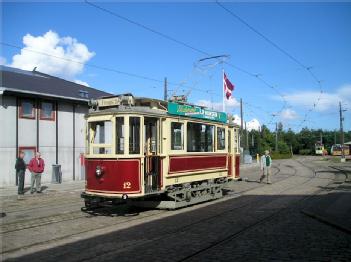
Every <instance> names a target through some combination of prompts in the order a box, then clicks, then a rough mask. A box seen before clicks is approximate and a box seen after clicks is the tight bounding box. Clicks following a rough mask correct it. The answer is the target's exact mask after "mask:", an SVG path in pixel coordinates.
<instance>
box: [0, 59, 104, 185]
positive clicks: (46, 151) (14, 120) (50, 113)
mask: <svg viewBox="0 0 351 262" xmlns="http://www.w3.org/2000/svg"><path fill="white" fill-rule="evenodd" d="M107 95H111V94H109V93H106V92H103V91H100V90H97V89H94V88H91V87H87V86H84V85H80V84H76V83H73V82H70V81H67V80H64V79H61V78H58V77H54V76H50V75H47V74H43V73H40V72H37V71H24V70H19V69H15V68H10V67H5V66H1V67H0V121H1V122H0V123H1V127H0V130H1V131H0V186H9V185H16V183H17V178H16V172H15V169H14V166H15V159H16V157H17V155H18V152H19V151H20V150H22V151H24V152H25V153H26V156H25V160H26V161H28V160H29V159H30V158H31V157H33V155H34V152H35V151H40V152H41V154H42V157H43V158H44V160H45V163H46V167H45V172H44V175H43V176H42V182H44V183H45V182H50V181H51V179H52V165H53V164H59V165H61V171H62V181H72V180H79V179H82V178H84V176H83V175H84V174H83V173H82V170H83V168H82V166H81V164H82V154H83V153H84V148H85V139H84V137H85V120H84V114H86V113H87V112H88V101H89V99H91V98H98V97H101V96H107ZM28 175H29V173H28V171H27V174H26V184H29V182H30V176H28Z"/></svg>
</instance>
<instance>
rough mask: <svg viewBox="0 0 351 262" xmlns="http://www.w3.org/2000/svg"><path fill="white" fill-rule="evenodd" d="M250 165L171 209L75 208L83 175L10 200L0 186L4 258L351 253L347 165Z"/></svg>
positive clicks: (325, 257) (337, 257)
mask: <svg viewBox="0 0 351 262" xmlns="http://www.w3.org/2000/svg"><path fill="white" fill-rule="evenodd" d="M272 171H273V176H272V182H273V184H272V185H267V184H265V183H262V184H259V183H257V182H256V181H257V179H258V176H259V170H258V167H257V165H252V166H245V167H243V168H242V174H241V176H242V178H243V181H241V182H236V183H233V184H231V185H230V186H228V194H227V195H226V196H225V197H224V198H223V199H221V200H218V201H213V202H208V203H204V204H201V205H196V206H193V207H188V208H184V209H181V210H177V211H162V210H140V209H135V208H130V207H127V206H119V207H115V208H112V209H111V208H110V207H106V208H103V209H101V210H99V211H98V212H96V213H84V212H81V210H80V208H81V206H82V201H81V200H80V198H79V193H80V191H81V187H82V186H84V184H82V183H72V184H69V185H64V186H60V185H55V186H49V188H47V190H46V192H45V191H44V192H45V193H44V194H43V195H34V196H31V195H25V197H24V200H17V198H16V196H14V195H11V194H10V192H7V193H4V192H3V193H1V194H0V195H1V199H2V212H5V213H6V216H5V217H3V218H1V222H2V225H1V231H0V236H1V243H0V244H1V247H2V252H1V253H2V255H3V257H2V259H8V260H14V261H17V260H21V261H60V260H64V261H83V260H89V261H135V260H141V261H186V260H187V261H234V260H240V261H244V260H245V261H247V260H248V261H257V260H265V261H267V260H277V261H282V260H295V261H302V260H316V261H330V260H333V261H349V260H350V259H351V249H350V247H351V204H350V203H351V184H350V183H348V182H345V178H346V176H347V175H350V176H351V164H350V163H343V164H338V163H334V162H330V161H322V160H321V158H318V157H304V158H297V159H294V160H281V161H275V163H274V166H273V169H272Z"/></svg>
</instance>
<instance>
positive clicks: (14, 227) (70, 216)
mask: <svg viewBox="0 0 351 262" xmlns="http://www.w3.org/2000/svg"><path fill="white" fill-rule="evenodd" d="M299 163H300V162H299ZM300 164H301V163H300ZM301 165H302V166H304V167H306V166H305V165H303V164H301ZM282 166H284V167H288V168H290V169H291V170H292V171H293V172H292V173H289V174H286V173H284V174H280V175H282V176H283V177H282V178H281V179H279V180H278V181H276V182H275V184H278V183H281V182H283V181H285V180H286V179H289V178H291V177H293V176H296V174H297V172H298V170H297V169H296V168H295V167H294V166H292V165H286V164H282ZM275 169H276V171H275V172H274V174H273V176H276V175H278V174H279V173H281V163H279V165H277V166H275ZM308 169H310V170H311V171H312V174H311V176H309V177H305V178H306V180H305V181H303V182H302V183H300V184H299V185H300V186H301V185H303V184H306V183H308V182H309V181H311V180H313V179H314V178H315V175H314V174H315V170H314V169H313V168H311V167H309V168H308ZM285 175H286V177H285ZM260 186H261V185H258V186H257V187H253V188H249V189H247V190H243V191H241V192H240V193H239V195H237V196H235V197H240V196H242V195H243V194H245V193H247V192H249V191H251V190H254V189H256V188H258V187H260ZM295 187H296V185H293V186H291V187H288V188H285V189H283V190H282V191H280V192H277V194H283V193H284V192H287V191H289V190H291V189H292V188H295ZM308 197H311V195H310V196H308ZM308 197H306V198H308ZM226 198H227V199H226V200H228V197H226ZM257 198H258V197H257ZM306 198H304V199H302V200H305V199H306ZM302 200H301V201H302ZM220 201H221V200H220ZM222 201H224V200H222ZM254 202H255V201H254ZM256 204H257V202H256ZM250 205H252V199H251V200H249V201H247V202H245V203H244V204H240V205H238V206H236V207H233V208H230V209H228V210H225V212H221V213H219V214H214V215H211V216H208V217H205V218H203V219H200V220H197V221H194V222H192V223H190V224H187V225H185V226H183V227H182V228H178V229H176V230H173V231H172V230H171V231H167V232H165V233H164V234H162V235H160V236H159V237H157V238H155V239H152V241H158V240H160V239H162V238H164V237H165V236H167V235H172V234H175V233H177V232H184V231H186V230H187V229H189V228H192V227H194V226H196V225H200V224H201V223H204V222H208V221H211V220H216V219H218V218H220V217H221V216H224V215H227V214H228V213H235V212H236V211H237V210H242V209H244V208H249V207H250ZM108 208H110V207H106V208H105V210H104V209H102V210H99V212H98V214H103V213H104V211H106V213H107V215H108V213H109V211H108ZM286 208H288V207H286ZM286 208H284V209H282V210H279V211H278V212H276V213H273V214H271V215H270V216H269V217H266V218H264V219H261V220H259V221H257V222H255V223H253V224H250V225H248V226H246V227H244V228H243V229H241V230H240V231H238V232H235V233H234V234H232V235H230V236H228V237H226V238H224V239H220V240H218V241H217V242H218V243H217V242H216V243H212V244H211V245H210V246H208V247H206V248H205V249H203V250H200V251H198V252H196V253H194V254H193V255H191V256H188V257H187V258H185V259H183V260H187V259H190V258H192V257H194V256H196V255H197V254H200V253H201V252H205V250H207V249H210V248H213V247H215V246H217V245H219V244H221V243H223V242H225V241H228V240H229V239H232V238H235V237H237V236H239V235H240V234H241V233H243V232H245V231H247V230H250V228H252V227H255V226H258V225H260V224H261V223H262V222H263V221H266V219H272V218H274V217H275V216H277V215H278V214H279V213H280V212H282V211H283V210H285V209H286ZM164 212H169V211H162V210H161V211H159V212H156V213H152V214H150V215H144V216H142V217H140V218H139V217H133V218H130V217H129V218H128V219H125V220H124V221H116V223H115V224H118V225H121V224H125V223H129V222H130V221H136V220H141V219H145V218H152V217H157V216H159V215H161V214H162V213H164ZM95 215H96V214H95ZM95 215H94V214H86V213H82V212H78V211H77V212H72V214H71V213H68V214H64V215H62V216H56V217H47V218H43V220H44V222H45V221H46V223H47V225H49V224H50V223H58V222H62V221H67V220H71V219H77V218H82V219H84V218H87V217H93V216H95ZM41 225H42V224H41ZM3 226H4V225H3ZM37 226H40V225H39V223H37V224H28V225H24V226H23V227H22V228H21V227H19V225H18V224H17V225H16V223H13V224H8V225H5V227H3V229H2V230H3V231H2V232H1V233H6V232H7V233H8V232H14V231H16V230H22V229H24V228H25V229H28V228H33V227H37ZM111 226H113V224H111ZM104 227H106V225H102V226H101V228H104ZM101 228H95V229H96V230H98V229H101ZM87 231H89V230H86V231H81V232H79V233H74V234H68V235H65V236H63V237H58V238H54V239H52V240H50V242H52V243H53V242H55V241H58V240H62V239H65V238H69V237H72V236H75V235H79V234H82V233H85V232H87ZM40 244H43V243H35V244H33V246H35V245H40ZM29 247H31V246H30V245H29V246H27V247H26V248H29ZM18 249H19V248H18ZM18 249H9V250H6V251H5V254H6V253H11V252H15V251H16V250H18ZM111 252H113V251H111ZM199 252H200V253H199ZM107 253H108V252H107ZM104 254H106V252H104ZM183 260H181V261H183Z"/></svg>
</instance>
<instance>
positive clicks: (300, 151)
mask: <svg viewBox="0 0 351 262" xmlns="http://www.w3.org/2000/svg"><path fill="white" fill-rule="evenodd" d="M310 154H311V149H300V150H299V155H310Z"/></svg>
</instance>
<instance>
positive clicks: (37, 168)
mask: <svg viewBox="0 0 351 262" xmlns="http://www.w3.org/2000/svg"><path fill="white" fill-rule="evenodd" d="M27 167H28V169H29V171H30V172H31V173H32V175H31V187H30V193H31V194H33V193H34V183H35V184H36V191H37V193H41V174H42V173H43V172H44V168H45V163H44V160H43V159H42V158H41V157H40V152H36V153H35V157H33V158H32V159H31V160H30V162H29V164H28V166H27Z"/></svg>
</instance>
